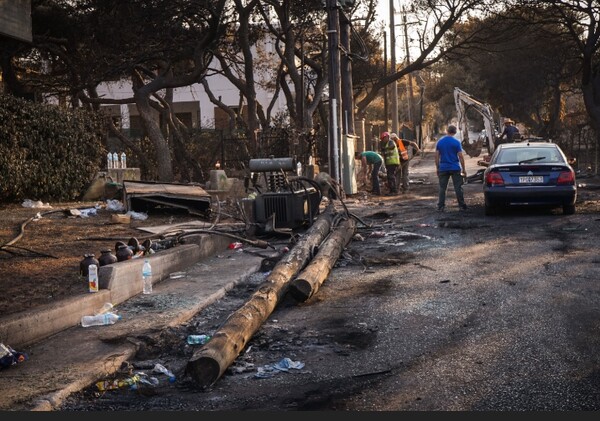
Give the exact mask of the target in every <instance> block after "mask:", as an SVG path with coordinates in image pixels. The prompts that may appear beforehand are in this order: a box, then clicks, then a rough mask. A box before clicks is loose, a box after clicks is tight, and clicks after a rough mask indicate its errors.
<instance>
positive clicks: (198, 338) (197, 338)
mask: <svg viewBox="0 0 600 421" xmlns="http://www.w3.org/2000/svg"><path fill="white" fill-rule="evenodd" d="M209 340H210V336H209V335H189V336H188V337H187V343H188V344H190V345H204V344H205V343H207V342H208V341H209Z"/></svg>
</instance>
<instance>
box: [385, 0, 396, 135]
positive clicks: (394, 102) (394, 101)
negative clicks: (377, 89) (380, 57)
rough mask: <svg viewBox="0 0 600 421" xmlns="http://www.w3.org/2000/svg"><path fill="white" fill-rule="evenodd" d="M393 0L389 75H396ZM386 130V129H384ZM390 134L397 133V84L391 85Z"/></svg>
mask: <svg viewBox="0 0 600 421" xmlns="http://www.w3.org/2000/svg"><path fill="white" fill-rule="evenodd" d="M394 14H395V11H394V0H390V52H391V64H390V67H391V74H392V75H393V74H394V73H396V30H395V24H394ZM386 129H387V128H386ZM391 131H392V132H394V133H398V82H397V81H396V80H394V82H393V83H392V130H391Z"/></svg>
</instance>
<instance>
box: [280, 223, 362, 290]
mask: <svg viewBox="0 0 600 421" xmlns="http://www.w3.org/2000/svg"><path fill="white" fill-rule="evenodd" d="M355 232H356V222H355V221H354V219H352V218H348V219H345V220H343V221H342V222H340V224H339V225H337V226H335V227H334V231H333V232H332V233H331V234H330V235H329V237H327V239H326V240H325V241H324V242H323V244H322V245H321V247H319V251H318V252H317V255H316V256H315V257H314V258H313V259H312V260H311V261H310V263H309V264H308V266H307V267H306V268H305V269H304V270H303V271H302V272H300V274H298V276H296V279H294V280H293V281H292V283H291V284H290V289H289V292H290V294H291V295H292V297H294V298H295V299H296V300H298V301H306V300H308V299H309V298H310V297H312V296H313V295H314V294H316V293H317V291H318V290H319V287H320V286H321V284H322V283H323V281H325V279H327V277H328V276H329V273H330V272H331V268H332V267H333V265H334V264H335V262H337V260H338V259H339V257H340V255H341V254H342V251H343V250H344V247H346V245H347V244H348V243H349V242H350V240H351V239H352V237H353V236H354V233H355Z"/></svg>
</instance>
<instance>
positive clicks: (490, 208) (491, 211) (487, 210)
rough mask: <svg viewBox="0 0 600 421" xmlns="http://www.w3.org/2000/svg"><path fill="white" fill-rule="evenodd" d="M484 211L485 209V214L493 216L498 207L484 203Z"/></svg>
mask: <svg viewBox="0 0 600 421" xmlns="http://www.w3.org/2000/svg"><path fill="white" fill-rule="evenodd" d="M484 211H485V214H486V216H493V215H496V214H497V213H498V208H497V207H495V206H490V205H488V204H485V205H484Z"/></svg>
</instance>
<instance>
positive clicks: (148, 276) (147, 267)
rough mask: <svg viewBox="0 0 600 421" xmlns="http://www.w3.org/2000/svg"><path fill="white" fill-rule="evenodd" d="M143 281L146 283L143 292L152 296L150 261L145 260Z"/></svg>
mask: <svg viewBox="0 0 600 421" xmlns="http://www.w3.org/2000/svg"><path fill="white" fill-rule="evenodd" d="M142 281H143V283H144V285H143V290H142V292H143V293H144V294H152V266H150V261H149V260H148V259H144V266H142Z"/></svg>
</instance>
